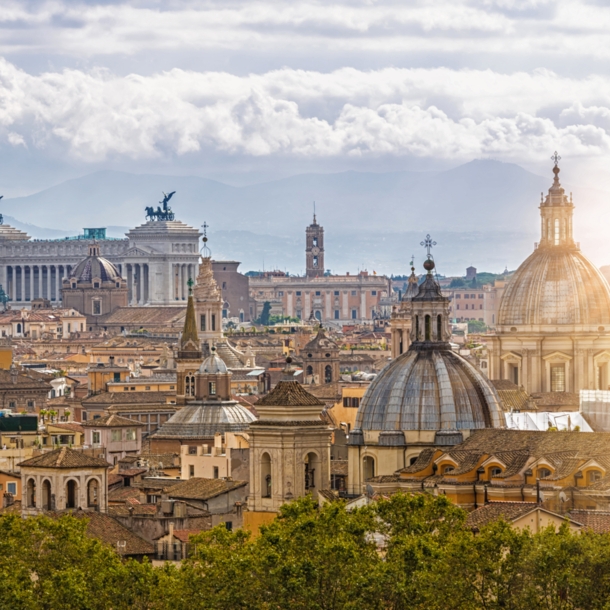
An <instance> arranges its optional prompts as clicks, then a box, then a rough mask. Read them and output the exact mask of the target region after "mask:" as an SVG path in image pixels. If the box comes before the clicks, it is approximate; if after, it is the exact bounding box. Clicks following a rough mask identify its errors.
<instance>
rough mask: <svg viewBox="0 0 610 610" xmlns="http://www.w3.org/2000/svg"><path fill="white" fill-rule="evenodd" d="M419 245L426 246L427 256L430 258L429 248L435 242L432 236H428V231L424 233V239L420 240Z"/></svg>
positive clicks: (434, 244)
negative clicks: (426, 233)
mask: <svg viewBox="0 0 610 610" xmlns="http://www.w3.org/2000/svg"><path fill="white" fill-rule="evenodd" d="M419 245H420V246H423V247H424V248H426V250H427V251H428V258H432V254H431V253H430V250H431V249H432V248H433V247H434V246H436V242H435V241H432V238H431V237H430V234H429V233H428V235H426V239H425V240H424V241H422V242H421V243H420V244H419Z"/></svg>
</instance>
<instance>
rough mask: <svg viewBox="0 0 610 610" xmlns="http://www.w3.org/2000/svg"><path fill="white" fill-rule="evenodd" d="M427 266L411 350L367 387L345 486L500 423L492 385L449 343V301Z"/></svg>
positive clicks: (415, 301)
mask: <svg viewBox="0 0 610 610" xmlns="http://www.w3.org/2000/svg"><path fill="white" fill-rule="evenodd" d="M424 268H425V269H426V271H427V275H426V276H425V279H424V281H423V282H422V284H421V285H420V286H419V288H418V291H417V294H415V296H413V297H412V298H411V301H410V305H411V307H410V311H411V316H412V324H411V328H410V337H409V349H408V350H407V351H406V352H404V353H403V354H401V355H399V356H398V357H397V358H395V359H394V360H393V361H392V362H391V363H390V364H388V365H387V366H386V367H385V369H383V371H381V373H380V374H379V375H378V376H377V378H376V379H375V380H374V381H373V382H372V383H371V385H370V386H369V388H368V389H367V391H366V393H365V395H364V397H363V398H362V401H361V403H360V407H359V409H358V413H357V416H356V424H355V427H354V429H353V430H352V431H351V434H350V435H349V440H348V445H349V448H348V461H349V465H348V467H349V474H348V480H349V484H348V485H349V487H350V489H349V491H350V492H351V493H361V492H362V487H363V485H364V484H365V481H366V480H367V479H370V478H372V477H375V476H380V475H381V476H383V475H392V474H394V473H395V472H396V471H397V470H399V469H401V468H404V467H406V466H409V465H410V464H411V463H412V462H413V461H414V460H415V459H417V456H418V455H419V454H420V453H421V451H422V450H423V449H424V448H427V447H439V448H442V447H448V446H454V445H457V444H459V443H461V442H462V440H463V439H464V438H466V437H467V436H469V434H470V432H471V431H472V430H475V429H479V428H500V427H503V425H504V416H503V413H502V408H501V406H500V399H499V397H498V394H497V392H496V390H495V388H494V387H493V386H492V384H491V383H490V382H489V381H488V380H487V379H486V378H485V377H484V376H483V374H482V373H481V372H480V371H479V370H477V369H476V367H474V366H473V365H472V364H470V363H469V362H468V361H467V360H465V359H464V358H462V357H461V356H460V355H458V354H456V353H455V352H454V351H453V350H452V349H451V345H450V343H449V339H450V336H451V331H450V327H449V299H448V298H447V297H445V296H443V295H442V293H441V289H440V286H439V284H438V282H437V281H436V279H435V278H434V276H433V274H432V271H433V269H434V261H433V260H432V257H431V256H430V254H428V260H426V262H425V263H424Z"/></svg>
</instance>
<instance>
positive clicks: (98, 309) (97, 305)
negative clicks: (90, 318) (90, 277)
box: [93, 301, 102, 316]
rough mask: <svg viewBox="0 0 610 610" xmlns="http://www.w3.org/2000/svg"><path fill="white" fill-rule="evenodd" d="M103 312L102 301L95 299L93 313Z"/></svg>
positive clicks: (97, 314) (95, 314) (96, 314)
mask: <svg viewBox="0 0 610 610" xmlns="http://www.w3.org/2000/svg"><path fill="white" fill-rule="evenodd" d="M101 313H102V303H101V301H93V315H94V316H99V315H100V314H101Z"/></svg>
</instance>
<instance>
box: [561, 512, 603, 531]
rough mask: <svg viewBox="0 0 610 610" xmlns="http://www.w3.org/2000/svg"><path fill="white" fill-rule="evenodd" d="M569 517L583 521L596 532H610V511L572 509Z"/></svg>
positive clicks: (579, 521)
mask: <svg viewBox="0 0 610 610" xmlns="http://www.w3.org/2000/svg"><path fill="white" fill-rule="evenodd" d="M569 517H570V518H571V519H574V521H577V522H578V523H582V525H583V526H584V527H585V528H587V529H590V530H593V531H594V532H595V533H596V534H607V533H608V532H610V513H608V512H597V511H592V510H572V511H570V513H569Z"/></svg>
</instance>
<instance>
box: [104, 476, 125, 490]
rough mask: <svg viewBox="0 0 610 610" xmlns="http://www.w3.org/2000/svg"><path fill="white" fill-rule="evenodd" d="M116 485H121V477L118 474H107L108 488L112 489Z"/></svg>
mask: <svg viewBox="0 0 610 610" xmlns="http://www.w3.org/2000/svg"><path fill="white" fill-rule="evenodd" d="M117 483H120V484H121V485H123V477H122V476H120V475H118V474H109V475H108V487H112V486H113V485H116V484H117Z"/></svg>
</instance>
